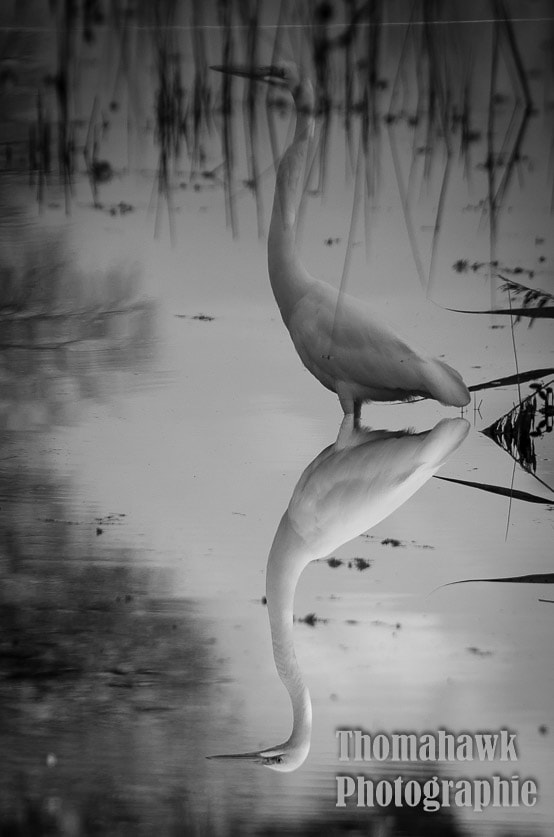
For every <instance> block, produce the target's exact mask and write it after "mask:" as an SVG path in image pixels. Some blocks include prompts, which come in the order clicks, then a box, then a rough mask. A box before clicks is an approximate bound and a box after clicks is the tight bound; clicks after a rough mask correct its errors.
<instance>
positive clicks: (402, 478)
mask: <svg viewBox="0 0 554 837" xmlns="http://www.w3.org/2000/svg"><path fill="white" fill-rule="evenodd" d="M468 430H469V424H468V422H467V421H465V419H443V420H442V421H440V422H439V423H438V424H437V425H436V426H435V427H434V428H433V429H432V430H428V431H427V432H425V433H418V434H413V433H410V432H408V431H399V432H389V431H386V430H375V431H369V430H363V429H354V430H351V432H350V434H349V437H348V439H347V442H346V444H345V445H342V446H337V444H334V445H331V446H330V447H328V448H325V450H323V451H322V452H321V453H320V454H319V456H317V457H316V459H314V461H313V462H312V463H311V464H310V465H308V467H307V468H306V470H305V471H304V473H303V474H302V476H301V477H300V480H299V481H298V484H297V486H296V488H295V489H294V493H293V495H292V498H291V501H290V503H289V505H288V508H287V510H286V512H285V514H284V515H283V517H282V519H281V522H280V524H279V528H278V529H277V533H276V535H275V538H274V540H273V544H272V547H271V550H270V553H269V558H268V562H267V579H266V589H267V607H268V613H269V621H270V625H271V638H272V642H273V656H274V659H275V665H276V667H277V672H278V674H279V677H280V678H281V680H282V682H283V684H284V685H285V687H286V689H287V691H288V693H289V695H290V700H291V704H292V714H293V726H292V733H291V735H290V737H289V738H288V739H287V741H285V743H284V744H279V745H278V746H276V747H268V748H267V749H265V750H260V751H258V752H253V753H239V754H231V755H226V756H212V758H225V759H246V760H250V761H255V762H258V763H260V764H263V765H265V766H266V767H271V768H272V769H274V770H280V771H284V772H288V771H291V770H296V768H297V767H300V765H301V764H302V763H303V762H304V760H305V759H306V757H307V755H308V752H309V749H310V738H311V729H312V704H311V700H310V693H309V691H308V688H307V686H306V685H305V684H304V681H303V679H302V674H301V672H300V668H299V665H298V662H297V659H296V655H295V653H294V642H293V604H294V591H295V589H296V585H297V582H298V579H299V578H300V575H301V573H302V570H303V569H304V568H305V567H306V566H307V564H309V563H310V561H314V560H315V559H317V558H323V557H325V556H326V555H328V554H329V553H330V552H332V551H333V550H335V549H337V547H339V546H341V545H342V544H343V543H346V541H349V540H351V539H352V538H354V537H356V536H357V535H359V534H361V533H362V532H365V531H366V530H367V529H368V528H370V527H372V526H375V525H376V524H377V523H379V522H380V521H381V520H383V519H384V518H385V517H387V516H388V515H389V514H391V513H392V512H393V511H395V509H397V508H398V507H399V506H401V505H402V503H404V502H405V501H406V500H408V498H409V497H411V496H412V494H414V493H415V492H416V491H417V490H418V488H420V487H421V486H422V485H423V484H424V483H425V482H426V481H427V480H428V479H429V478H430V477H432V476H433V474H434V473H435V471H437V470H438V468H440V466H441V465H442V464H443V463H444V461H445V460H446V459H447V457H448V456H449V455H450V454H451V453H452V452H453V451H454V450H455V449H456V448H457V447H458V445H460V444H461V443H462V441H463V440H464V438H465V436H466V434H467V432H468Z"/></svg>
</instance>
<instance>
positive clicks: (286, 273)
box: [216, 63, 470, 421]
mask: <svg viewBox="0 0 554 837" xmlns="http://www.w3.org/2000/svg"><path fill="white" fill-rule="evenodd" d="M216 69H219V70H222V71H225V72H231V73H234V74H235V75H243V76H250V77H255V78H259V79H260V80H265V81H269V82H271V83H278V84H280V85H281V86H284V87H286V88H287V89H288V90H289V91H290V92H291V94H292V96H293V99H294V103H295V107H296V128H295V132H294V137H293V140H292V142H291V144H290V145H289V147H288V148H287V149H286V151H285V153H284V155H283V157H282V159H281V162H280V163H279V166H278V169H277V178H276V184H275V196H274V200H273V209H272V215H271V224H270V229H269V238H268V270H269V278H270V282H271V287H272V289H273V294H274V296H275V299H276V302H277V305H278V306H279V310H280V311H281V316H282V318H283V322H284V323H285V325H286V327H287V329H288V330H289V333H290V336H291V338H292V341H293V343H294V346H295V348H296V351H297V352H298V355H299V356H300V359H301V361H302V363H303V364H304V366H305V367H306V369H308V371H309V372H311V373H312V375H314V377H316V378H317V379H318V381H320V383H322V384H323V386H325V387H326V388H327V389H329V390H331V391H332V392H335V393H336V394H337V395H338V397H339V400H340V403H341V406H342V409H343V411H344V414H345V416H349V417H354V419H355V421H357V419H358V417H359V413H360V409H361V404H362V403H363V402H366V401H409V400H412V399H414V398H416V397H424V398H433V399H435V400H436V401H439V402H440V403H441V404H445V405H448V406H454V407H462V406H464V405H466V404H467V403H469V400H470V396H469V392H468V390H467V387H466V385H465V384H464V382H463V380H462V377H461V375H460V374H459V373H458V372H457V371H456V370H455V369H452V367H450V366H448V365H447V364H446V363H443V362H442V361H441V360H438V359H436V358H432V357H430V356H428V355H426V354H425V353H424V352H422V351H420V350H419V349H417V348H416V347H415V346H411V345H410V344H409V343H407V342H406V341H405V340H403V339H402V338H401V337H399V336H398V335H397V334H395V332H394V331H393V330H392V329H391V328H389V326H388V325H387V324H386V323H384V322H383V321H382V320H381V319H380V318H379V317H378V316H377V315H375V314H374V313H373V312H372V311H371V309H370V308H369V306H368V305H365V304H364V303H362V302H361V301H360V300H358V299H355V298H354V297H351V296H348V295H346V294H340V293H339V291H338V290H336V289H335V288H334V287H333V286H332V285H330V284H328V283H327V282H323V281H321V280H320V279H316V278H314V277H313V276H310V274H309V273H308V271H307V270H306V268H305V267H304V265H303V264H302V262H301V260H300V257H299V254H298V251H297V247H296V241H295V230H296V215H297V203H298V200H299V193H300V190H301V184H302V175H303V170H304V164H305V160H306V156H307V150H308V143H309V140H310V138H311V136H312V135H313V132H314V110H315V98H314V91H313V86H312V83H311V81H310V80H309V78H307V77H306V76H305V75H302V74H301V73H300V72H299V70H298V68H297V67H296V66H295V65H294V64H290V63H282V64H278V65H274V66H272V67H262V68H257V69H241V68H225V67H218V68H216Z"/></svg>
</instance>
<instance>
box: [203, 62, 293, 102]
mask: <svg viewBox="0 0 554 837" xmlns="http://www.w3.org/2000/svg"><path fill="white" fill-rule="evenodd" d="M210 69H212V70H217V72H218V73H227V74H228V75H232V76H240V77H242V78H252V79H255V80H256V81H265V82H266V83H267V84H272V85H274V86H275V87H282V88H286V89H287V90H289V91H290V92H291V93H292V95H293V96H294V95H295V94H296V92H297V90H298V88H299V86H300V82H301V81H302V74H301V72H300V69H299V67H297V65H296V64H295V63H294V62H293V61H278V62H276V63H275V64H267V65H265V66H261V67H248V66H245V65H240V64H238V65H233V64H230V65H228V66H222V65H217V66H212V67H211V68H210Z"/></svg>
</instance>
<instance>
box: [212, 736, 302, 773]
mask: <svg viewBox="0 0 554 837" xmlns="http://www.w3.org/2000/svg"><path fill="white" fill-rule="evenodd" d="M309 751H310V742H309V740H308V741H304V742H302V743H300V744H297V745H293V744H290V743H289V742H288V741H287V742H286V743H285V744H279V745H277V746H276V747H270V748H268V749H267V750H257V751H254V752H252V753H226V754H223V755H218V756H208V758H209V759H220V760H226V761H230V760H240V761H248V762H250V763H251V764H261V765H262V767H269V769H270V770H277V771H278V772H279V773H292V771H293V770H297V768H299V767H300V765H301V764H303V763H304V762H305V761H306V758H307V757H308V753H309Z"/></svg>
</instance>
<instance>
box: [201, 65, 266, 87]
mask: <svg viewBox="0 0 554 837" xmlns="http://www.w3.org/2000/svg"><path fill="white" fill-rule="evenodd" d="M210 70H216V72H218V73H226V74H227V75H231V76H240V77H241V78H252V79H255V80H256V81H265V82H267V83H268V84H277V85H282V84H283V73H282V71H281V70H280V69H279V67H272V66H264V67H248V66H247V65H245V64H229V65H228V66H223V65H222V64H216V65H212V66H211V67H210Z"/></svg>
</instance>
